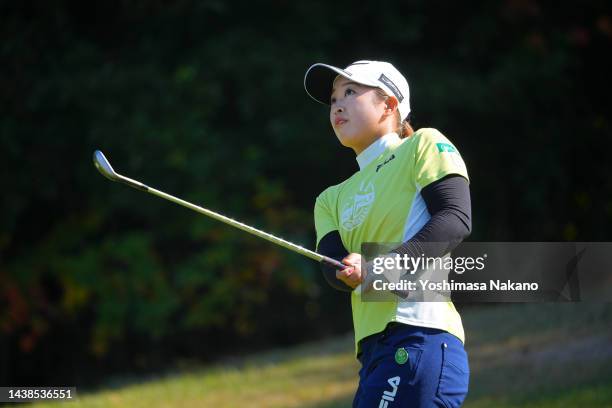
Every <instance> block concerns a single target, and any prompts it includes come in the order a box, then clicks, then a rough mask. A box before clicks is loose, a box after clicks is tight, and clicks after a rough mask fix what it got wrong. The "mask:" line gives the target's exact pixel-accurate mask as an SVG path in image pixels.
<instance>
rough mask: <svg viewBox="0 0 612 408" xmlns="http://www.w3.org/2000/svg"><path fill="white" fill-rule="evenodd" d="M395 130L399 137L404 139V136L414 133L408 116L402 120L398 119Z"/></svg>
mask: <svg viewBox="0 0 612 408" xmlns="http://www.w3.org/2000/svg"><path fill="white" fill-rule="evenodd" d="M398 116H399V114H398ZM395 132H396V133H397V134H398V135H399V137H400V139H404V138H406V137H410V136H412V134H413V133H414V129H412V126H411V125H410V122H409V121H408V118H406V120H404V121H403V122H402V121H399V124H398V128H397V130H396V131H395Z"/></svg>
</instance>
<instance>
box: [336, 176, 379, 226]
mask: <svg viewBox="0 0 612 408" xmlns="http://www.w3.org/2000/svg"><path fill="white" fill-rule="evenodd" d="M364 184H365V181H364V182H362V183H361V185H360V186H359V192H358V193H357V194H355V195H354V196H353V198H352V199H351V200H349V202H348V203H346V204H345V205H344V206H343V207H342V212H341V213H340V221H341V225H342V228H344V229H345V230H347V231H351V230H353V229H355V228H357V227H358V226H360V225H361V224H362V223H363V221H364V220H365V218H366V216H367V215H368V212H370V208H372V204H373V203H374V198H375V197H376V193H375V192H374V184H372V182H370V183H368V184H367V185H364Z"/></svg>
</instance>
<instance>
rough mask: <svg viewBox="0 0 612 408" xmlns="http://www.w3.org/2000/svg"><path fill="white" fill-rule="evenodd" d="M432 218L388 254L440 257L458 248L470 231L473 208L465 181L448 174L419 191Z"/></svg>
mask: <svg viewBox="0 0 612 408" xmlns="http://www.w3.org/2000/svg"><path fill="white" fill-rule="evenodd" d="M421 196H422V197H423V201H425V205H426V206H427V210H428V211H429V214H430V215H431V218H430V219H429V221H428V222H427V223H426V224H425V225H424V226H423V228H421V230H420V231H419V232H417V233H416V234H415V235H414V236H413V237H412V238H410V239H409V240H408V241H406V242H404V243H403V244H402V245H400V246H399V247H397V248H395V249H394V250H392V251H391V252H395V253H398V254H400V255H404V254H407V255H408V256H410V257H420V256H421V255H423V254H424V255H425V257H439V256H442V255H444V254H447V253H449V252H450V251H452V250H453V249H455V248H456V247H457V245H459V244H460V243H461V241H463V240H464V239H465V238H467V237H468V236H469V235H470V234H471V232H472V206H471V200H470V187H469V184H468V181H467V180H466V179H465V178H464V177H462V176H460V175H458V174H450V175H448V176H446V177H443V178H442V179H440V180H437V181H434V182H432V183H431V184H429V185H427V186H426V187H424V188H423V189H422V190H421Z"/></svg>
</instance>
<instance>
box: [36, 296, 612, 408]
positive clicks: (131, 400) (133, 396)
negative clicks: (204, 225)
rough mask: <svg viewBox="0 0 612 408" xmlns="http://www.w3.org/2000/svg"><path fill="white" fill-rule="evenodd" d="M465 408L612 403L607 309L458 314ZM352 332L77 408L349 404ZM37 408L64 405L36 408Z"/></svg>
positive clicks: (137, 386) (110, 391)
mask: <svg viewBox="0 0 612 408" xmlns="http://www.w3.org/2000/svg"><path fill="white" fill-rule="evenodd" d="M462 315H463V320H464V325H465V327H466V333H467V336H468V338H467V349H468V353H469V355H470V368H471V372H472V373H471V378H470V383H471V385H470V394H469V396H468V399H467V401H466V403H465V405H464V406H465V407H468V408H481V407H483V408H484V407H500V408H510V407H527V408H536V407H537V408H553V407H554V408H556V407H612V329H611V328H612V305H610V304H599V305H597V304H541V305H533V304H532V305H501V306H490V307H487V308H485V309H482V308H480V309H476V308H464V310H463V312H462ZM358 369H359V367H358V364H357V362H356V361H355V359H354V357H353V354H352V337H351V335H347V336H342V337H339V338H335V339H331V340H326V341H322V342H318V343H312V344H307V345H302V346H299V347H295V348H292V349H288V350H274V351H270V352H266V353H260V354H258V355H256V356H251V357H248V358H240V357H235V358H232V359H231V360H228V361H227V362H226V363H223V364H218V365H215V366H211V367H203V368H201V369H197V370H190V371H178V372H175V373H173V374H167V375H164V376H162V377H159V378H156V379H147V380H142V381H141V382H133V381H130V383H129V384H128V382H127V381H126V382H125V385H120V386H118V387H112V388H107V389H103V390H102V391H98V392H95V393H90V394H87V393H81V394H80V396H79V401H78V402H76V403H74V404H71V405H70V406H75V407H81V406H82V407H146V408H156V407H245V406H248V407H317V408H332V407H348V406H350V403H351V400H352V396H353V393H354V391H355V388H356V386H357V371H358ZM34 406H36V407H52V406H65V404H37V405H34Z"/></svg>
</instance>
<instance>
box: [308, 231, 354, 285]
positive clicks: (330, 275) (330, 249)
mask: <svg viewBox="0 0 612 408" xmlns="http://www.w3.org/2000/svg"><path fill="white" fill-rule="evenodd" d="M317 252H318V253H320V254H321V255H325V256H329V257H330V258H334V259H337V260H342V259H344V257H346V256H347V255H348V251H347V250H346V248H344V245H342V239H341V238H340V234H339V233H338V231H331V232H329V233H327V234H326V235H325V236H324V237H323V238H322V239H321V241H320V242H319V245H318V246H317ZM321 272H323V277H325V280H326V281H327V283H329V285H330V286H331V287H332V288H334V289H337V290H341V291H343V292H350V291H352V290H353V288H351V287H350V286H348V285H347V284H345V283H344V282H342V281H341V280H340V279H338V278H337V277H336V268H334V267H333V266H330V265H327V264H325V263H323V262H322V263H321Z"/></svg>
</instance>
